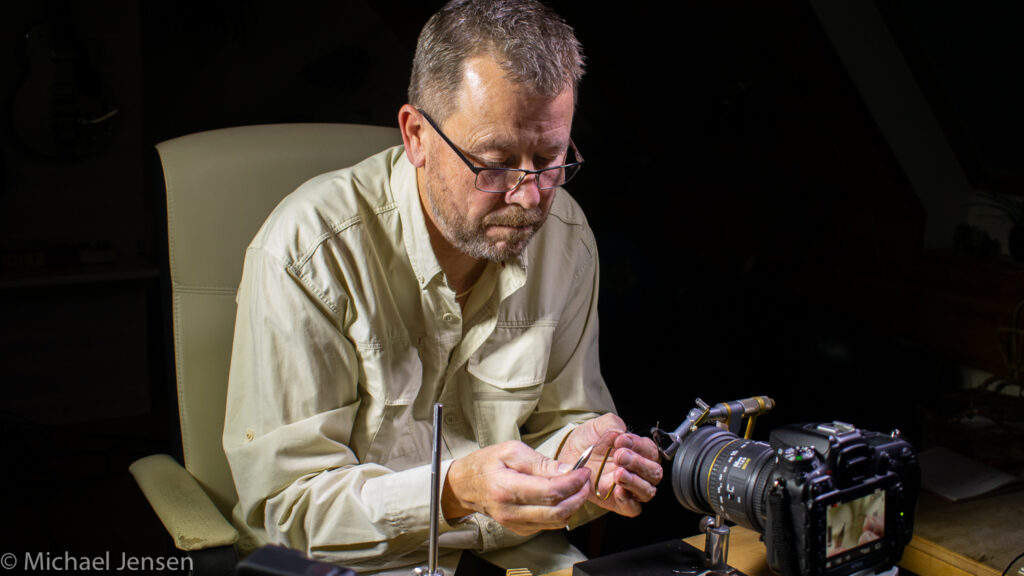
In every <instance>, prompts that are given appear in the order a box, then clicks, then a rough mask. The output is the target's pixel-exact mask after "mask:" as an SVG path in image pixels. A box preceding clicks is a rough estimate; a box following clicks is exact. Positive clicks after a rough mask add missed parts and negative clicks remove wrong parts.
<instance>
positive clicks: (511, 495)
mask: <svg viewBox="0 0 1024 576" xmlns="http://www.w3.org/2000/svg"><path fill="white" fill-rule="evenodd" d="M571 466H572V464H569V465H565V464H560V463H559V462H558V461H557V460H552V459H550V458H546V457H545V456H543V455H542V454H540V453H538V452H536V451H534V450H533V449H532V448H530V447H529V446H527V445H526V444H523V443H522V442H513V441H509V442H502V443H501V444H495V445H493V446H488V447H486V448H481V449H480V450H477V451H475V452H473V453H472V454H470V455H469V456H466V457H464V458H459V459H457V460H455V461H454V462H452V465H451V466H450V467H449V468H448V475H447V477H446V478H445V483H444V489H443V490H442V493H441V511H442V513H443V514H444V517H445V518H448V519H455V518H459V517H462V516H465V515H467V514H471V513H473V512H481V513H483V514H486V515H488V516H490V517H491V518H494V519H495V520H496V521H497V522H498V523H499V524H501V525H502V526H504V527H506V528H508V529H509V530H511V531H513V532H515V533H516V534H521V535H529V534H534V533H536V532H540V531H541V530H550V529H554V528H565V524H566V522H568V520H569V517H570V516H572V515H573V513H574V512H576V510H578V509H579V507H580V506H582V505H583V503H584V502H586V499H587V495H588V494H589V492H590V491H589V488H588V486H589V480H590V471H589V470H587V469H585V468H581V469H579V470H576V471H570V469H571Z"/></svg>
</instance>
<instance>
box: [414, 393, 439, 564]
mask: <svg viewBox="0 0 1024 576" xmlns="http://www.w3.org/2000/svg"><path fill="white" fill-rule="evenodd" d="M443 411H444V405H443V404H441V403H437V404H434V445H433V449H432V450H431V456H430V549H429V551H428V552H427V565H426V566H425V567H423V566H420V567H418V568H416V569H414V570H413V571H412V573H413V575H414V576H444V570H441V569H440V568H438V567H437V550H438V543H437V538H438V527H439V524H438V523H439V522H440V516H441V414H442V412H443Z"/></svg>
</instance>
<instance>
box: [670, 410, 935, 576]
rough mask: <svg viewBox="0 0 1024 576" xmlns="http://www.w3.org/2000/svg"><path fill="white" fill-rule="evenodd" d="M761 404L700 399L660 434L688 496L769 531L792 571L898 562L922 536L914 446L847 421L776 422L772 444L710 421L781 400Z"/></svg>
mask: <svg viewBox="0 0 1024 576" xmlns="http://www.w3.org/2000/svg"><path fill="white" fill-rule="evenodd" d="M761 399H763V400H761ZM758 401H759V406H760V407H759V408H758V407H757V406H754V405H753V404H752V403H751V402H749V400H743V401H737V402H735V403H727V404H720V405H716V406H715V407H713V408H712V407H709V406H707V405H706V404H703V403H702V402H700V401H699V400H698V404H699V405H700V406H702V409H701V410H699V411H698V410H695V411H691V415H690V416H688V418H687V422H684V423H683V424H682V425H680V427H679V428H678V429H677V430H676V431H675V432H674V433H665V432H664V431H657V432H659V433H660V434H658V433H656V434H655V437H656V440H659V442H661V441H662V440H665V441H667V440H671V445H670V446H669V447H668V448H667V449H666V448H665V447H664V444H662V452H663V455H665V456H666V457H667V458H669V459H671V460H673V462H672V488H673V491H674V492H675V495H676V498H677V499H678V500H679V502H680V503H681V504H682V505H683V506H684V507H685V508H687V509H689V510H692V511H694V512H700V513H705V514H714V515H716V516H718V517H719V518H721V519H723V520H727V521H731V522H734V523H736V524H739V525H742V526H745V527H747V528H750V529H752V530H755V531H757V532H760V533H761V534H762V538H763V540H764V542H765V545H766V547H767V558H768V565H769V566H770V567H771V569H772V570H773V571H775V572H776V573H779V574H783V575H785V576H795V575H800V576H840V575H848V574H853V573H856V572H860V571H868V570H875V569H885V568H889V567H891V566H892V565H893V564H895V563H896V562H897V561H898V560H899V559H900V557H901V556H902V553H903V549H904V547H906V545H907V544H908V543H909V542H910V539H911V537H912V535H913V528H914V515H915V510H916V505H917V495H918V492H919V490H920V467H919V465H918V460H917V455H916V453H915V452H914V449H913V447H911V445H910V444H909V443H908V442H906V441H905V440H903V439H902V438H900V437H899V435H898V434H897V433H893V434H882V433H878V432H871V431H866V430H861V429H858V428H856V427H854V426H852V425H849V424H845V423H841V422H832V423H811V424H800V425H792V426H785V427H781V428H777V429H775V430H773V431H772V432H771V434H770V437H769V442H768V443H765V442H761V441H757V440H751V439H745V438H741V437H739V436H738V435H737V434H736V432H737V430H738V426H733V430H730V429H728V428H726V427H722V426H723V425H722V424H721V423H720V425H719V426H714V425H706V424H708V423H709V422H710V421H712V420H715V419H716V418H715V414H716V410H717V411H718V413H721V414H729V415H732V416H736V415H737V414H751V413H752V412H755V411H758V410H760V412H763V411H765V410H766V406H767V409H770V407H771V406H772V405H773V403H772V402H771V400H770V399H768V398H766V397H758ZM752 406H753V407H752ZM744 409H745V410H747V412H740V411H741V410H744ZM698 412H700V413H699V414H698ZM760 412H759V413H760ZM709 414H710V417H709V416H708V415H709ZM723 420H728V417H724V418H723ZM732 423H733V424H735V423H736V422H735V421H733V422H732Z"/></svg>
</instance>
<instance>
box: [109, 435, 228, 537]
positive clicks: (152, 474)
mask: <svg viewBox="0 0 1024 576" xmlns="http://www.w3.org/2000/svg"><path fill="white" fill-rule="evenodd" d="M128 471H129V472H131V474H132V476H134V477H135V482H136V483H138V485H139V488H141V489H142V493H143V494H144V495H145V496H146V500H148V501H149V505H150V506H151V507H152V508H153V511H154V512H156V515H157V516H158V517H159V518H160V521H161V522H163V524H164V528H166V529H167V532H168V533H169V534H170V535H171V537H172V538H174V545H175V546H177V547H178V549H179V550H186V551H195V550H203V549H207V548H214V547H218V546H231V545H233V544H234V543H235V542H236V541H238V531H237V530H235V527H234V526H232V525H231V523H230V522H228V521H227V520H226V519H225V518H224V516H223V515H222V514H221V513H220V510H218V509H217V507H216V506H215V505H214V504H213V501H212V500H210V497H209V496H207V495H206V492H204V491H203V489H202V487H201V486H199V482H197V481H196V479H195V478H193V477H192V475H191V474H189V473H188V471H187V470H185V468H183V467H182V466H181V465H180V464H178V462H177V461H175V460H174V458H171V457H170V456H168V455H167V454H154V455H152V456H146V457H145V458H140V459H138V460H136V461H135V462H133V463H132V464H131V466H129V467H128Z"/></svg>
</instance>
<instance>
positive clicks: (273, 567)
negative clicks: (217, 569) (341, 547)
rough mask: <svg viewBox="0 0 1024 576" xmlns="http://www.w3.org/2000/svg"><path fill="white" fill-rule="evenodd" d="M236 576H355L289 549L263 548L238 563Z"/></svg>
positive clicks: (350, 572) (345, 569)
mask: <svg viewBox="0 0 1024 576" xmlns="http://www.w3.org/2000/svg"><path fill="white" fill-rule="evenodd" d="M235 575H236V576H356V573H355V572H353V571H352V570H350V569H349V568H345V567H343V566H338V565H337V564H329V563H327V562H318V561H316V560H310V559H309V558H306V556H305V555H304V554H303V553H302V552H300V551H298V550H292V549H291V548H285V547H283V546H269V545H268V546H263V547H261V548H259V549H257V550H256V551H255V552H253V553H252V554H250V555H249V556H247V557H246V558H245V559H244V560H242V561H241V562H239V563H238V567H237V569H236V570H235Z"/></svg>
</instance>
